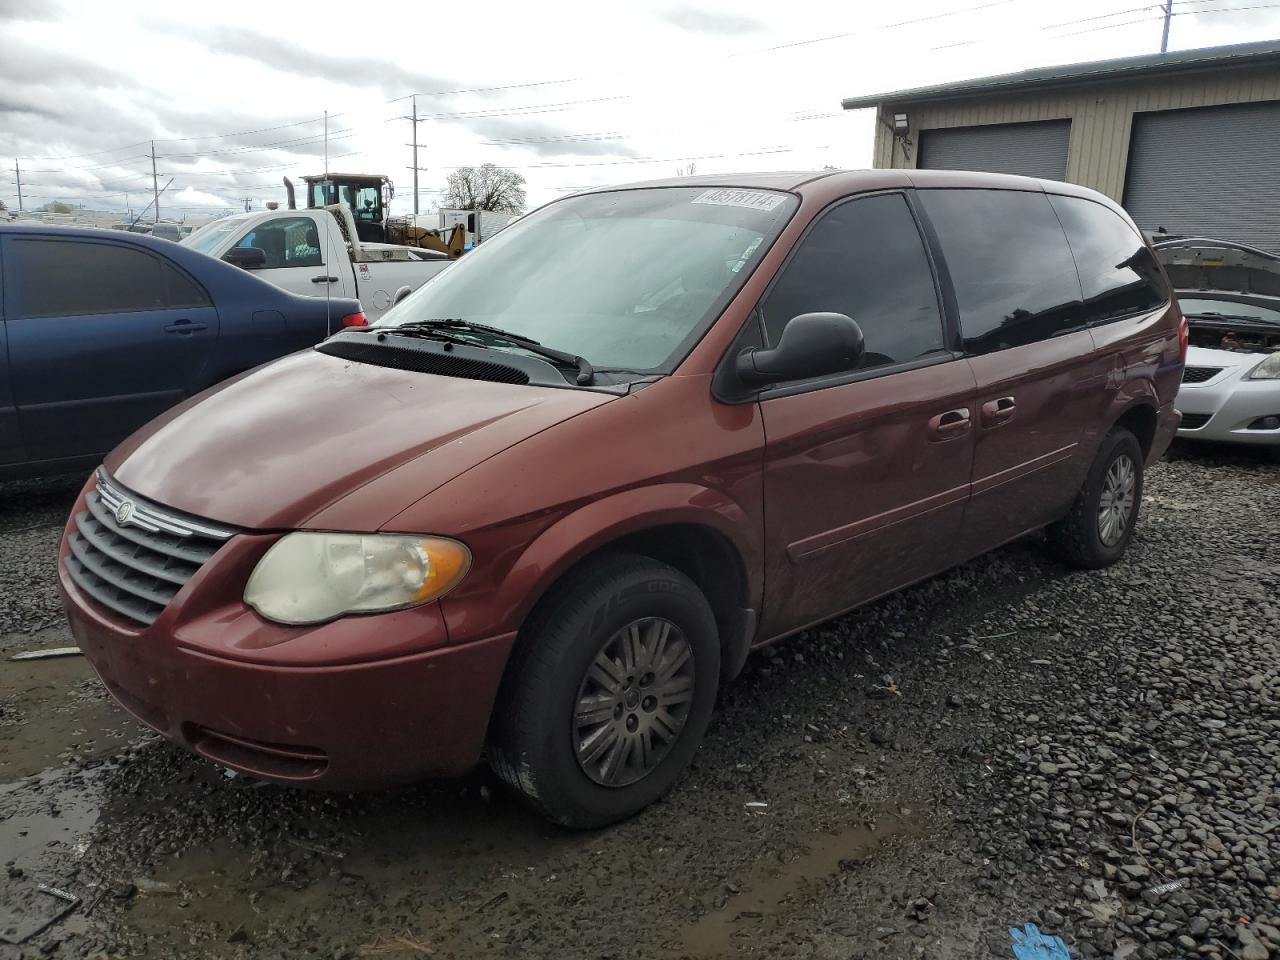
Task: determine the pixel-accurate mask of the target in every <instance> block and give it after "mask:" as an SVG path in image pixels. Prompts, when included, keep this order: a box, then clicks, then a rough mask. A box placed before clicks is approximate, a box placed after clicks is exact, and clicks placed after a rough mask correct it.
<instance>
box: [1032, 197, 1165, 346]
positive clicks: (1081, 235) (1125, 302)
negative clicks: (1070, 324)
mask: <svg viewBox="0 0 1280 960" xmlns="http://www.w3.org/2000/svg"><path fill="white" fill-rule="evenodd" d="M1050 202H1051V203H1052V204H1053V209H1054V211H1055V212H1056V213H1057V214H1058V219H1059V220H1061V221H1062V228H1063V229H1064V230H1065V231H1066V233H1067V242H1068V243H1070V244H1071V253H1072V255H1073V256H1074V257H1075V262H1076V269H1077V270H1078V271H1079V273H1080V286H1081V289H1082V291H1083V293H1084V310H1085V313H1086V315H1087V316H1088V319H1089V321H1090V322H1092V323H1105V322H1106V321H1108V320H1116V319H1118V318H1120V317H1127V316H1132V315H1133V314H1135V313H1142V312H1144V311H1146V310H1154V309H1156V308H1157V307H1161V306H1163V305H1164V304H1166V303H1168V302H1169V286H1168V284H1167V283H1166V282H1165V279H1164V275H1163V274H1162V273H1161V272H1160V267H1159V265H1158V264H1157V263H1156V258H1155V254H1153V253H1152V252H1151V249H1150V247H1148V246H1147V245H1146V243H1145V242H1144V241H1143V239H1142V237H1141V236H1139V234H1138V233H1137V231H1136V230H1134V228H1133V227H1131V226H1130V225H1129V224H1128V223H1126V222H1125V220H1124V219H1123V218H1122V217H1121V216H1120V215H1119V214H1117V213H1116V212H1115V211H1114V210H1109V209H1107V208H1106V207H1104V206H1103V205H1102V204H1100V203H1094V202H1093V201H1092V200H1085V199H1084V198H1082V197H1060V196H1051V197H1050Z"/></svg>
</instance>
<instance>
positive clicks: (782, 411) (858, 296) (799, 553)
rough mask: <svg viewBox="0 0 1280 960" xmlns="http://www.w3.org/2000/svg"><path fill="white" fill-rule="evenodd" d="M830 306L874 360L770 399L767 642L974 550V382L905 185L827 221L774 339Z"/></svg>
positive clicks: (766, 312)
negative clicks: (853, 327)
mask: <svg viewBox="0 0 1280 960" xmlns="http://www.w3.org/2000/svg"><path fill="white" fill-rule="evenodd" d="M825 311H830V312H836V313H843V314H846V315H848V316H850V317H852V318H853V319H854V320H855V321H856V322H857V323H858V325H859V326H860V327H861V329H862V332H863V335H864V337H865V341H866V355H865V356H864V358H863V360H862V363H861V365H860V366H859V367H858V369H856V370H853V371H850V372H849V373H847V374H843V375H839V376H836V377H825V378H818V379H817V380H815V381H802V382H796V383H782V384H778V385H776V386H773V387H770V388H769V389H767V390H766V391H765V392H764V393H763V394H762V395H761V398H760V410H761V414H762V416H763V420H764V429H765V438H766V446H765V464H764V494H765V517H766V533H765V536H766V541H767V543H768V546H769V549H768V550H767V556H768V558H769V559H768V569H767V571H766V576H765V591H766V599H765V611H766V612H765V619H764V623H763V625H762V626H763V634H764V635H765V636H777V635H780V634H783V633H787V632H789V631H792V630H795V629H799V628H801V627H804V626H806V625H808V624H810V623H814V622H817V621H820V620H825V619H828V618H830V617H832V616H835V615H836V614H838V613H841V612H843V611H844V610H847V609H849V608H851V607H853V606H856V605H857V604H860V603H863V602H865V601H867V600H871V599H873V598H875V597H877V596H879V595H881V594H884V593H887V592H889V591H891V590H894V589H896V588H898V587H901V586H904V585H906V584H908V583H911V582H913V581H915V580H918V579H921V578H923V577H926V576H929V575H930V574H933V573H936V572H938V571H941V570H944V569H946V568H947V567H949V566H951V565H952V564H954V563H956V562H958V561H959V560H961V559H963V558H962V557H960V556H959V550H958V547H957V540H958V534H959V532H960V526H961V521H962V519H963V514H964V507H965V501H966V500H967V499H968V496H969V480H970V472H971V470H972V468H973V451H974V441H973V437H974V431H973V428H972V415H973V412H974V411H973V403H974V396H975V383H974V377H973V373H972V371H971V370H970V368H969V364H968V363H967V362H965V361H964V360H963V359H959V355H958V354H957V353H955V352H953V350H952V349H951V345H952V344H953V342H954V336H955V334H954V331H951V330H949V329H948V327H947V325H946V324H945V323H944V319H943V312H942V309H941V304H940V299H939V296H938V288H937V284H936V283H935V277H934V271H933V267H932V264H931V262H930V258H929V255H928V253H927V251H926V248H925V245H924V243H923V241H922V239H921V235H920V232H919V228H918V226H917V223H916V219H915V216H914V214H913V212H912V209H911V207H910V205H909V204H908V202H907V199H906V196H905V195H904V194H902V193H885V194H877V195H874V196H869V197H863V198H859V199H854V200H850V201H846V202H844V203H842V204H839V205H838V206H836V207H834V208H832V209H831V210H829V211H828V212H827V213H825V214H823V215H822V217H821V218H820V219H819V220H818V221H817V222H816V224H815V225H814V226H813V227H812V228H811V229H810V230H809V232H808V234H806V236H805V237H804V238H803V239H802V240H801V241H800V244H799V246H798V248H797V250H796V252H795V254H794V255H793V257H792V259H791V260H790V261H789V262H788V263H787V265H786V266H785V267H784V268H783V270H782V272H781V274H780V275H779V277H778V279H777V280H776V281H775V282H774V285H773V286H772V288H771V289H770V291H769V292H768V293H767V294H766V295H765V298H764V300H763V301H762V302H761V305H760V313H761V317H762V322H763V336H764V339H765V341H766V343H767V344H768V345H770V346H772V345H776V344H777V342H778V339H779V337H780V336H781V333H782V329H783V327H785V326H786V324H787V322H788V321H789V320H790V319H791V318H792V317H795V316H798V315H800V314H803V313H811V312H825Z"/></svg>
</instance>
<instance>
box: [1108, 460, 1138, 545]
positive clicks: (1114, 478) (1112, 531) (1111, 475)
mask: <svg viewBox="0 0 1280 960" xmlns="http://www.w3.org/2000/svg"><path fill="white" fill-rule="evenodd" d="M1137 480H1138V471H1137V468H1136V467H1135V466H1134V462H1133V458H1132V457H1130V456H1129V455H1128V454H1127V453H1122V454H1120V456H1118V457H1116V458H1115V460H1113V461H1111V466H1110V467H1108V468H1107V475H1106V476H1105V477H1104V478H1103V480H1102V495H1101V496H1100V497H1099V498H1098V539H1099V540H1101V541H1102V544H1103V546H1106V547H1114V546H1115V545H1116V544H1117V543H1119V542H1120V540H1121V538H1123V537H1124V535H1125V532H1126V531H1127V530H1128V529H1129V520H1130V518H1131V517H1132V516H1133V507H1134V492H1135V490H1136V489H1137Z"/></svg>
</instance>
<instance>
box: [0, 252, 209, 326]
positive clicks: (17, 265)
mask: <svg viewBox="0 0 1280 960" xmlns="http://www.w3.org/2000/svg"><path fill="white" fill-rule="evenodd" d="M9 250H10V254H11V257H12V260H13V262H12V263H11V264H10V267H11V270H10V275H11V276H15V277H18V278H20V281H19V282H18V283H17V284H16V286H17V298H16V299H17V315H18V316H20V317H70V316H85V315H90V314H99V313H135V312H138V311H145V310H165V309H171V308H180V307H192V306H201V305H204V304H207V303H208V302H209V300H208V297H207V296H206V295H205V293H204V291H203V290H202V289H201V288H200V287H198V286H197V285H196V284H195V283H193V282H192V281H191V280H190V279H189V278H188V277H186V276H185V275H184V274H182V273H180V272H179V271H178V270H176V269H175V268H174V267H172V266H170V265H169V264H168V263H166V262H165V261H163V260H162V259H161V258H159V257H157V256H154V255H152V254H150V253H148V252H146V251H143V250H138V249H135V248H133V247H126V246H122V245H116V244H112V243H100V242H96V241H88V240H61V239H58V240H52V239H50V240H43V239H42V240H26V239H23V240H15V241H14V242H13V243H12V244H11V245H10V247H9Z"/></svg>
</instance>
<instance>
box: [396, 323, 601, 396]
mask: <svg viewBox="0 0 1280 960" xmlns="http://www.w3.org/2000/svg"><path fill="white" fill-rule="evenodd" d="M454 330H456V331H458V332H460V333H473V332H474V333H482V334H485V335H486V336H488V337H491V338H493V339H494V340H498V341H501V342H503V343H509V344H511V345H512V346H513V347H520V348H521V349H522V350H527V351H528V352H529V353H533V354H537V355H538V356H540V357H544V358H546V359H547V360H554V361H555V362H556V363H558V364H560V365H562V366H568V367H575V368H576V369H577V371H578V376H577V382H578V386H580V387H586V386H590V385H591V384H592V383H594V382H595V376H596V374H595V370H594V369H593V368H592V366H591V364H590V363H589V362H587V359H586V358H585V357H580V356H578V355H577V354H574V353H567V352H566V351H564V350H556V349H555V348H553V347H544V346H543V345H542V344H541V343H539V342H538V341H537V340H534V339H533V338H532V337H525V336H521V335H520V334H518V333H511V332H510V331H508V330H502V329H500V328H499V327H491V326H488V325H487V324H483V323H471V322H469V321H467V320H461V319H440V320H411V321H409V322H408V323H402V324H399V325H398V326H395V327H390V328H387V330H385V331H384V332H388V333H393V332H396V331H408V332H409V333H413V332H415V331H418V332H423V333H427V334H436V335H440V334H443V336H441V339H448V340H451V341H452V342H454V343H463V344H466V345H468V346H480V347H483V346H484V344H475V343H472V342H471V341H468V340H463V339H460V338H457V337H452V336H450V335H449V332H450V331H454Z"/></svg>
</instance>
